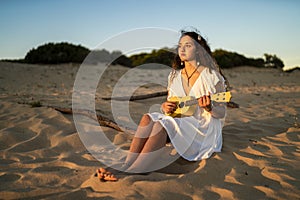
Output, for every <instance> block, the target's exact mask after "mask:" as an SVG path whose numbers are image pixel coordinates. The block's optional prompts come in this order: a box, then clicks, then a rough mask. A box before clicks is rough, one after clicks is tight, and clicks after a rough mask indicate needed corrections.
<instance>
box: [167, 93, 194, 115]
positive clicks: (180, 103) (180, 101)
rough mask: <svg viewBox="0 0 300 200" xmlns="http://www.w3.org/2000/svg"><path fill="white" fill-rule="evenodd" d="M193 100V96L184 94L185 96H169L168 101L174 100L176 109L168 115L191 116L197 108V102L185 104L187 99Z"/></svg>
mask: <svg viewBox="0 0 300 200" xmlns="http://www.w3.org/2000/svg"><path fill="white" fill-rule="evenodd" d="M191 100H195V98H194V97H190V96H185V97H176V96H173V97H170V98H169V99H168V101H170V102H176V104H177V109H176V110H175V111H174V112H173V113H168V114H167V115H168V116H171V117H187V116H192V115H193V114H194V112H195V110H196V108H197V104H194V105H186V102H187V101H191Z"/></svg>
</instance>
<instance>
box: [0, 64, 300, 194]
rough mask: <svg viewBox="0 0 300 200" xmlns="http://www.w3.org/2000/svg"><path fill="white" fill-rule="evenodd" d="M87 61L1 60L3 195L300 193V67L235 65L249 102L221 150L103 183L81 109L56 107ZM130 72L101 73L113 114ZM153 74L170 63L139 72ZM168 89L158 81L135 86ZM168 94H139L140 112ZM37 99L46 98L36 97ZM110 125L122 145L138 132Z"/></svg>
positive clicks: (228, 126)
mask: <svg viewBox="0 0 300 200" xmlns="http://www.w3.org/2000/svg"><path fill="white" fill-rule="evenodd" d="M102 67H104V65H102ZM78 68H79V66H78V65H75V64H66V65H43V66H41V65H27V64H13V63H6V62H1V63H0V69H1V74H0V107H1V109H0V199H54V198H56V199H97V198H101V199H300V180H299V179H300V170H299V166H300V121H299V118H300V115H299V113H300V80H299V77H300V76H299V75H300V73H299V70H298V71H294V72H292V73H282V72H281V71H279V70H277V69H257V68H253V67H246V66H244V67H239V68H234V69H228V70H225V71H224V73H225V74H226V76H227V77H228V79H229V81H230V83H231V88H232V89H231V91H232V95H233V99H232V100H233V101H234V102H236V103H238V104H239V105H240V108H235V109H228V113H227V118H226V123H225V127H224V131H223V149H222V152H221V153H216V154H213V156H212V157H211V158H209V159H207V160H202V161H199V162H187V161H185V160H183V159H178V160H177V161H176V162H174V163H172V164H171V165H169V166H167V167H165V168H163V169H160V170H158V171H155V172H151V173H148V174H144V175H127V176H125V175H120V180H119V181H118V182H100V181H99V180H98V179H97V177H95V176H94V172H95V171H96V169H97V168H98V167H105V165H104V164H103V163H101V162H99V161H98V160H97V159H95V158H94V157H93V156H92V155H91V153H90V152H89V151H88V150H87V149H86V148H85V146H84V145H83V143H82V141H81V140H80V138H79V135H78V131H77V130H76V127H75V124H74V121H73V117H72V115H68V114H62V113H61V112H59V111H56V110H54V109H53V108H51V107H53V106H54V107H55V106H57V107H64V108H70V107H71V105H72V91H73V85H74V81H75V78H76V74H77V71H78ZM127 71H128V68H125V67H122V66H112V67H109V70H107V71H106V73H107V74H106V75H105V76H103V77H102V78H101V81H100V84H99V86H98V89H97V91H98V92H97V95H96V109H97V110H98V112H99V113H100V114H102V115H103V116H106V117H108V118H111V117H112V115H111V114H110V107H109V105H110V101H108V100H106V101H104V100H102V99H101V97H104V96H109V95H110V94H111V92H112V90H113V88H114V83H115V82H116V81H117V80H118V79H120V77H121V76H122V75H123V74H124V73H125V72H127ZM154 71H155V70H154ZM145 74H148V75H146V76H148V77H149V76H150V77H151V76H153V78H154V79H156V80H158V79H159V80H161V81H163V80H165V75H166V72H163V73H161V72H160V71H159V70H156V71H155V73H153V71H152V72H149V71H143V73H137V74H135V75H136V77H139V78H140V79H141V80H143V79H144V78H145ZM153 74H154V75H153ZM156 74H157V76H155V75H156ZM123 86H124V88H128V87H130V84H129V85H126V84H125V85H123ZM164 90H165V88H164V87H162V86H159V85H155V84H148V85H144V86H143V87H141V88H139V89H138V90H137V91H135V94H149V93H153V92H157V91H164ZM164 98H165V96H162V97H156V98H150V99H145V100H138V101H134V102H131V103H130V111H131V112H132V118H133V120H134V121H135V122H138V120H139V118H140V117H141V116H142V114H143V113H145V112H147V111H149V109H150V110H151V109H154V110H155V109H156V107H155V106H153V105H157V104H159V103H161V102H162V101H163V100H164ZM37 103H40V104H41V105H42V106H41V107H32V106H31V105H37ZM126 120H128V119H126V118H125V119H123V121H125V122H126ZM102 128H103V131H104V133H105V134H106V135H107V137H108V138H109V139H110V140H111V141H112V142H114V144H116V145H119V146H121V147H122V148H123V149H128V148H129V144H130V140H131V138H132V135H131V134H129V133H127V132H122V131H118V130H115V129H113V128H109V127H102Z"/></svg>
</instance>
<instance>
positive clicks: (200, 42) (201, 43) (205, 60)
mask: <svg viewBox="0 0 300 200" xmlns="http://www.w3.org/2000/svg"><path fill="white" fill-rule="evenodd" d="M184 36H189V37H191V38H192V39H193V41H194V43H195V45H196V51H198V52H200V53H198V54H196V60H197V62H199V64H200V65H203V66H205V67H208V68H209V70H210V71H211V70H216V71H217V72H219V73H220V74H221V76H223V78H224V79H225V84H226V85H227V86H229V83H228V80H227V79H226V77H225V76H224V74H223V73H222V70H221V68H220V67H219V65H218V63H217V62H216V60H215V59H214V57H213V55H212V52H211V50H210V47H209V45H208V43H207V41H206V39H205V38H203V37H202V36H201V35H200V33H198V32H196V31H184V30H182V31H181V36H180V39H181V38H182V37H184ZM180 39H179V40H180ZM184 67H185V66H184V62H182V61H181V59H180V57H179V55H178V47H177V48H176V55H175V57H174V60H173V63H172V68H173V72H172V76H171V81H172V80H173V78H174V77H175V74H176V71H178V70H180V69H183V68H184Z"/></svg>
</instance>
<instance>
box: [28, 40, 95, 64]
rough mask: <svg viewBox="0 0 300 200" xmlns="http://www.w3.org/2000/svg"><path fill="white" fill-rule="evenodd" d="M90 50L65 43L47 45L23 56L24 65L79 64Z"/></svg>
mask: <svg viewBox="0 0 300 200" xmlns="http://www.w3.org/2000/svg"><path fill="white" fill-rule="evenodd" d="M89 52H90V50H88V49H87V48H85V47H83V46H80V45H73V44H69V43H66V42H62V43H56V44H55V43H47V44H45V45H42V46H39V47H37V48H36V49H31V50H30V51H29V52H28V53H27V54H26V56H25V59H24V61H25V62H26V63H42V64H58V63H70V62H73V63H80V62H82V61H83V60H84V58H85V57H86V56H87V55H88V54H89Z"/></svg>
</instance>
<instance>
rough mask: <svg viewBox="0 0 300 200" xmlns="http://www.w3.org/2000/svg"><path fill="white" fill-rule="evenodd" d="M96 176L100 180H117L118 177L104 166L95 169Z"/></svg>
mask: <svg viewBox="0 0 300 200" xmlns="http://www.w3.org/2000/svg"><path fill="white" fill-rule="evenodd" d="M97 176H98V178H99V179H100V181H117V180H118V179H117V178H116V177H115V176H114V175H113V174H112V173H111V172H110V171H107V170H106V169H104V168H102V167H101V168H99V169H98V170H97Z"/></svg>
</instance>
